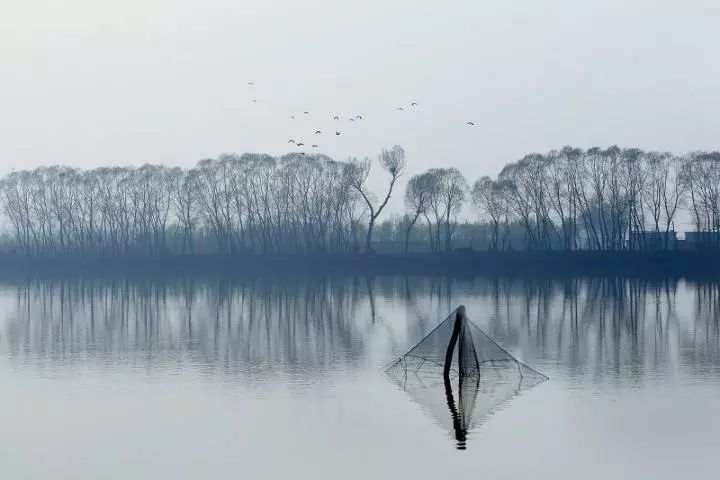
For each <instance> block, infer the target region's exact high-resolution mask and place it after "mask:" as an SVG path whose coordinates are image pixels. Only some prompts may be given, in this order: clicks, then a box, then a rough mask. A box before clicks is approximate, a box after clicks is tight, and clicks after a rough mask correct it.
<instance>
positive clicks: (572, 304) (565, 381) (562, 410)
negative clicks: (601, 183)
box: [0, 277, 720, 480]
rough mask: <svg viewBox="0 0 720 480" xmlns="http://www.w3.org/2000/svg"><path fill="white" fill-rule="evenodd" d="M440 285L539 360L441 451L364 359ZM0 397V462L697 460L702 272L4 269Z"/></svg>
mask: <svg viewBox="0 0 720 480" xmlns="http://www.w3.org/2000/svg"><path fill="white" fill-rule="evenodd" d="M459 304H464V305H465V306H466V307H467V312H468V316H469V317H470V319H471V320H472V321H473V322H474V323H475V324H477V325H478V326H479V327H481V328H482V329H483V330H484V331H485V332H487V333H488V335H490V336H491V337H492V338H493V339H495V340H496V341H497V342H498V343H499V344H500V345H502V346H503V347H505V348H506V349H507V350H508V351H509V352H510V353H512V354H513V355H515V356H516V357H517V358H519V359H521V360H522V361H524V362H525V363H527V364H528V365H530V366H532V367H534V368H536V369H537V370H539V371H541V372H543V373H544V374H546V375H548V376H549V377H550V380H549V381H546V382H543V383H541V384H539V385H537V386H534V387H532V388H529V389H522V391H521V392H520V393H519V394H518V395H515V396H512V395H510V396H509V397H508V396H504V397H502V398H498V399H495V398H494V397H491V396H483V392H482V391H481V392H480V393H479V395H478V398H477V401H478V402H479V403H481V404H482V405H483V407H482V409H481V410H482V411H483V412H484V413H487V415H480V416H479V418H476V419H475V420H474V425H473V428H472V429H471V431H470V432H469V435H468V439H467V443H466V447H467V449H466V450H463V451H460V450H458V449H457V446H458V445H457V441H456V439H455V437H454V435H453V432H452V431H450V430H449V429H448V428H447V426H446V423H447V422H443V419H442V418H441V417H442V416H443V414H444V413H443V412H442V411H439V412H438V414H437V415H433V414H432V412H430V411H429V410H428V408H426V406H425V405H423V404H422V400H421V401H418V399H417V398H415V397H414V396H412V395H409V394H408V392H407V391H404V390H403V389H402V388H400V387H399V386H398V385H397V384H396V383H394V382H393V381H391V380H390V379H389V378H388V377H387V376H385V375H384V374H383V373H382V367H383V366H384V365H386V364H388V363H389V362H391V361H392V360H393V359H395V358H397V357H398V356H399V355H400V354H402V353H403V352H405V351H406V350H407V349H408V348H409V347H411V346H412V345H413V344H415V343H416V342H417V341H418V340H420V339H421V338H422V337H423V336H424V335H425V334H426V333H428V332H429V331H430V330H432V328H433V327H434V326H435V325H436V324H437V323H438V322H439V321H440V320H442V319H443V318H445V317H446V316H447V315H448V313H449V312H451V311H452V310H453V309H455V308H456V307H457V305H459ZM0 415H1V416H0V427H1V428H0V475H1V478H3V479H25V478H28V479H35V478H43V479H48V478H50V479H101V478H102V479H126V478H135V479H145V478H147V479H164V478H167V479H184V478H188V479H190V478H192V479H198V478H208V479H225V478H228V479H230V478H232V479H237V478H248V479H265V478H273V479H286V478H287V479H302V478H312V479H344V480H345V479H368V478H372V479H386V478H387V479H405V478H413V479H426V478H427V479H434V480H437V479H440V478H460V477H462V476H464V477H465V478H486V479H522V478H548V479H578V478H582V479H607V478H615V479H617V478H623V479H624V478H629V479H646V478H647V479H650V478H652V479H673V480H677V479H678V478H716V476H717V475H718V473H717V472H716V470H718V467H717V465H718V461H717V460H716V457H717V449H718V446H720V284H718V283H688V282H684V281H666V282H662V281H660V282H657V281H654V282H646V281H640V280H622V279H565V280H560V281H557V280H545V279H529V278H526V279H521V278H516V279H487V278H476V279H465V280H462V279H454V280H448V279H441V278H418V277H413V278H403V277H388V278H383V277H379V278H331V279H317V278H312V279H307V278H304V279H300V278H295V279H270V278H263V279H255V280H247V279H235V280H217V279H216V280H208V279H204V280H200V279H195V280H192V279H165V280H158V281H149V280H146V279H127V280H120V279H118V280H114V281H113V280H68V281H60V280H37V281H29V282H16V283H8V282H5V283H3V284H1V285H0ZM448 415H449V412H448Z"/></svg>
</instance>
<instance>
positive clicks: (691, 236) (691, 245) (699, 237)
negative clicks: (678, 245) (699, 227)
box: [685, 232, 720, 250]
mask: <svg viewBox="0 0 720 480" xmlns="http://www.w3.org/2000/svg"><path fill="white" fill-rule="evenodd" d="M685 248H686V249H688V250H706V249H714V248H720V232H685Z"/></svg>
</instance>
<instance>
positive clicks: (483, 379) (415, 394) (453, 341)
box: [385, 307, 547, 449]
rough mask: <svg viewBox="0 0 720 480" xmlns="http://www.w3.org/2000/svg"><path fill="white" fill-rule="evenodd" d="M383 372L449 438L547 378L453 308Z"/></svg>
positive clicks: (462, 442) (459, 436) (462, 444)
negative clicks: (433, 420)
mask: <svg viewBox="0 0 720 480" xmlns="http://www.w3.org/2000/svg"><path fill="white" fill-rule="evenodd" d="M385 373H386V374H387V376H388V377H389V378H390V379H392V380H393V381H395V382H396V383H397V384H398V385H399V386H400V387H401V388H402V389H403V390H405V391H406V392H407V393H408V394H409V395H410V397H411V398H412V399H413V400H414V401H415V402H416V403H418V404H420V405H421V406H422V407H423V409H424V410H425V411H426V412H427V413H429V414H430V415H431V416H432V417H434V418H435V420H436V421H437V423H439V424H440V425H442V426H443V427H445V428H447V429H448V430H449V431H450V432H452V433H453V434H454V437H455V439H456V441H457V448H460V449H465V448H466V438H467V434H468V432H469V431H470V430H471V429H473V428H475V427H477V426H478V425H479V424H480V423H481V422H482V421H483V420H484V419H485V418H487V417H488V416H489V415H491V414H492V413H493V412H494V411H495V410H496V409H498V408H499V407H501V406H503V405H504V404H505V403H507V402H508V401H509V400H511V399H512V398H513V397H515V396H516V395H518V394H519V393H520V392H521V391H522V390H525V389H527V388H530V387H532V386H534V385H537V384H538V383H541V382H543V381H545V380H547V377H546V376H545V375H543V374H541V373H539V372H538V371H536V370H534V369H532V368H531V367H529V366H527V365H525V364H524V363H522V362H520V361H519V360H517V359H516V358H515V357H513V356H512V355H510V353H508V352H507V351H506V350H505V349H503V348H502V347H501V346H500V345H498V344H497V343H496V342H495V341H493V340H492V339H491V338H490V337H488V336H487V335H486V334H485V333H484V332H483V331H482V330H481V329H480V328H478V327H477V326H475V325H473V324H472V323H471V322H470V321H468V320H467V317H466V316H465V309H464V307H459V308H458V309H457V310H455V311H454V312H452V313H451V314H450V315H449V316H448V317H447V318H446V319H445V320H443V321H442V322H441V323H440V324H439V325H438V326H437V327H436V328H435V329H434V330H432V331H431V332H430V333H429V334H428V335H426V336H425V337H424V338H423V339H422V340H421V341H420V342H419V343H418V344H417V345H415V346H414V347H412V348H411V349H410V350H409V351H408V352H407V353H405V354H404V355H402V356H401V357H399V358H398V359H397V360H395V361H394V362H393V363H391V364H390V365H389V366H387V367H386V369H385Z"/></svg>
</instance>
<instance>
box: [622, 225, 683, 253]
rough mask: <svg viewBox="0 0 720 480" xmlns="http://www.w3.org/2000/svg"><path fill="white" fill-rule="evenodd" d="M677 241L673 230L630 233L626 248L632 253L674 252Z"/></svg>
mask: <svg viewBox="0 0 720 480" xmlns="http://www.w3.org/2000/svg"><path fill="white" fill-rule="evenodd" d="M677 242H678V239H677V233H676V232H675V230H670V231H668V232H662V231H661V232H655V231H645V232H631V233H630V237H629V238H628V248H629V250H632V251H649V252H656V251H660V250H676V249H677V247H678V245H677Z"/></svg>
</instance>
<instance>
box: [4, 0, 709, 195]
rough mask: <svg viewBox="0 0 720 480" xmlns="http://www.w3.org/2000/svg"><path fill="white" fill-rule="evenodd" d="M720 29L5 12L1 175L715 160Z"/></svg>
mask: <svg viewBox="0 0 720 480" xmlns="http://www.w3.org/2000/svg"><path fill="white" fill-rule="evenodd" d="M719 21H720V2H717V1H716V0H715V1H712V0H708V1H702V0H687V1H683V2H679V1H662V0H653V1H650V0H647V1H646V0H632V1H627V0H625V1H619V0H604V1H582V0H562V1H547V0H513V1H500V0H497V1H479V0H472V1H434V2H430V1H419V0H393V1H388V0H385V1H382V0H367V1H363V2H345V1H340V0H313V1H298V0H274V1H272V0H262V1H260V0H253V1H250V0H247V1H240V0H207V1H187V0H124V1H122V2H100V1H97V0H65V1H62V2H58V1H56V0H22V1H21V0H0V154H1V156H0V162H1V165H0V173H5V172H7V171H8V170H10V169H11V168H31V167H35V166H38V165H42V164H51V163H63V164H70V165H73V166H81V167H91V166H97V165H106V164H136V165H139V164H142V163H147V162H150V163H166V164H171V165H182V166H190V165H193V164H194V163H195V162H196V161H197V160H199V159H201V158H207V157H214V156H217V155H218V154H220V153H223V152H239V153H241V152H247V151H251V152H267V153H271V154H282V153H285V152H287V151H289V148H288V147H289V146H290V145H288V143H287V140H288V139H289V138H297V139H302V140H304V141H305V142H306V143H307V144H308V145H309V144H311V143H318V144H320V145H321V147H322V148H320V151H322V152H323V153H327V154H329V155H331V156H334V157H336V158H338V159H343V158H346V157H348V156H366V155H371V156H373V157H374V156H375V155H376V153H377V151H378V150H379V149H380V148H381V147H383V146H387V147H389V146H391V145H392V144H395V143H398V144H401V145H403V146H404V147H405V149H406V151H407V153H408V162H409V168H410V173H414V172H418V171H421V170H424V169H426V168H428V167H431V166H450V165H452V166H457V167H460V168H461V169H462V170H463V172H464V173H465V174H466V175H467V177H468V179H469V180H471V181H472V180H474V179H475V178H476V177H477V176H479V175H483V174H489V175H495V174H497V173H498V171H499V169H500V168H501V166H502V165H503V164H505V163H506V162H508V161H512V160H515V159H518V158H519V157H521V156H522V155H523V154H525V153H528V152H531V151H547V150H550V149H553V148H558V147H561V146H562V145H565V144H572V145H576V146H581V147H589V146H593V145H601V146H607V145H610V144H619V145H621V146H639V147H642V148H647V149H662V150H671V151H674V152H678V153H682V152H686V151H689V150H697V149H717V148H719V146H720V145H719V144H720V114H718V112H720V95H719V94H718V87H719V86H720V62H719V61H718V58H720V47H719V46H718V45H719V44H720V42H719V41H718V35H717V27H718V23H719ZM249 81H254V82H256V85H255V86H254V87H250V86H248V85H247V82H249ZM253 98H255V99H257V103H252V101H251V100H252V99H253ZM412 101H417V102H419V104H420V106H419V107H418V108H416V109H414V110H412V111H404V112H400V111H397V110H395V108H396V107H398V106H406V105H408V104H409V103H410V102H412ZM304 110H309V111H310V112H311V115H310V116H309V117H308V116H303V115H302V111H304ZM335 113H338V114H340V115H351V114H352V115H354V114H362V115H363V116H364V117H365V119H364V120H363V121H362V122H357V123H350V122H348V121H347V120H345V119H343V120H341V121H340V122H339V124H340V125H339V126H336V123H337V122H333V120H332V118H331V116H332V115H333V114H335ZM290 115H297V117H298V118H297V119H296V120H294V121H293V120H291V119H290V118H289V116H290ZM469 120H471V121H474V122H475V123H476V124H477V126H476V127H474V128H473V127H468V126H466V125H465V122H467V121H469ZM316 128H320V129H321V130H323V131H324V132H330V131H332V130H334V129H335V128H339V129H340V130H341V131H342V132H343V135H341V136H339V137H336V136H335V135H332V134H331V135H327V136H326V135H322V136H314V135H313V134H312V132H313V131H314V130H315V129H316Z"/></svg>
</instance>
